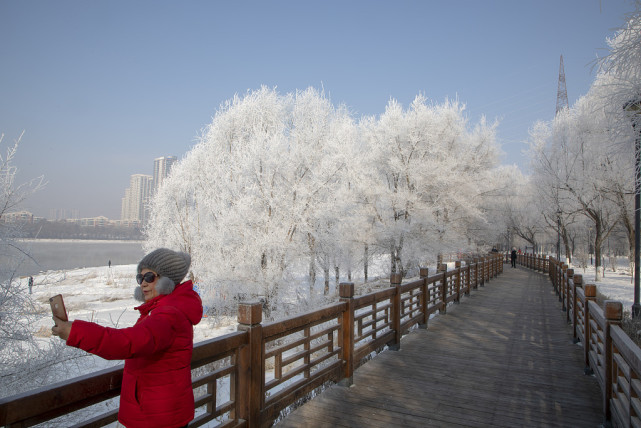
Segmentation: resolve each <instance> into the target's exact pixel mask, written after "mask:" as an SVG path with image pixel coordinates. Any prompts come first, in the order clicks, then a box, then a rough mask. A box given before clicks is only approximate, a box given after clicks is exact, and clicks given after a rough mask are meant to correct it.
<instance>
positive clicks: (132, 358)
mask: <svg viewBox="0 0 641 428" xmlns="http://www.w3.org/2000/svg"><path fill="white" fill-rule="evenodd" d="M190 264H191V257H190V256H189V254H187V253H181V252H176V251H172V250H169V249H166V248H159V249H157V250H154V251H152V252H151V253H149V254H147V255H146V256H145V257H143V259H142V260H141V261H140V263H138V274H137V275H136V282H138V284H139V286H138V287H136V289H135V291H134V297H135V298H136V300H138V301H140V302H143V303H142V305H140V306H138V307H136V308H135V309H138V311H140V318H138V321H136V324H135V325H134V326H133V327H129V328H122V329H116V328H110V327H103V326H100V325H98V324H95V323H92V322H87V321H82V320H75V321H73V322H65V321H62V320H60V319H58V318H56V317H55V316H54V318H53V320H54V322H55V326H54V327H52V329H51V331H52V333H53V334H54V335H55V336H59V337H60V338H61V339H63V340H66V342H67V345H69V346H73V347H76V348H80V349H83V350H85V351H87V352H90V353H92V354H95V355H98V356H100V357H102V358H105V359H108V360H120V359H124V360H126V361H125V369H124V372H123V376H122V387H121V392H120V409H119V410H118V420H119V421H120V423H121V424H123V425H124V426H126V427H128V428H137V427H169V428H177V427H186V426H187V424H188V423H189V421H191V420H192V419H193V418H194V414H195V412H194V393H193V390H192V385H191V355H192V351H193V347H194V331H193V326H194V325H196V324H198V323H199V322H200V320H201V317H202V313H203V306H202V302H201V300H200V297H199V296H198V294H196V292H195V291H194V290H193V288H192V287H193V286H192V282H191V281H185V282H182V283H181V281H182V280H183V279H184V278H185V276H186V275H187V272H188V271H189V266H190Z"/></svg>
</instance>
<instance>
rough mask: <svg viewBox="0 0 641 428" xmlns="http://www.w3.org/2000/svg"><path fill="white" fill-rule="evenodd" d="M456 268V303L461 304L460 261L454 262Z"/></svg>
mask: <svg viewBox="0 0 641 428" xmlns="http://www.w3.org/2000/svg"><path fill="white" fill-rule="evenodd" d="M454 267H455V268H456V279H455V280H454V281H455V287H456V303H460V302H461V262H460V261H458V260H457V261H455V262H454Z"/></svg>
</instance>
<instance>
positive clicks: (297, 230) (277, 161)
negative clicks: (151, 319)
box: [147, 87, 351, 309]
mask: <svg viewBox="0 0 641 428" xmlns="http://www.w3.org/2000/svg"><path fill="white" fill-rule="evenodd" d="M350 127H351V119H350V118H349V115H348V113H347V111H346V110H344V109H342V108H339V109H336V108H334V107H333V106H332V105H331V103H330V102H329V100H328V99H327V98H325V97H324V95H323V94H322V93H319V92H318V91H316V90H314V89H308V90H306V91H300V92H297V93H295V94H287V95H280V94H278V93H277V92H276V91H275V90H272V89H268V88H265V87H263V88H261V89H260V90H257V91H254V92H250V93H248V94H246V95H245V96H244V97H239V96H236V97H234V99H233V100H230V101H229V102H227V103H226V104H224V105H223V106H221V108H220V109H219V111H218V112H217V114H216V116H215V117H214V119H213V121H212V123H211V124H210V125H209V127H208V128H207V129H206V130H205V132H204V134H203V136H202V138H201V140H200V142H199V143H198V144H197V145H196V146H195V147H194V148H193V149H192V150H191V151H190V152H189V153H188V154H187V156H186V157H185V158H184V159H183V160H182V161H181V162H180V163H179V164H177V165H176V167H175V168H174V169H173V171H172V175H171V176H170V177H169V178H168V180H167V183H166V185H164V186H163V187H162V188H161V189H160V191H159V192H158V194H157V196H156V197H155V198H154V201H153V203H152V210H151V212H152V215H151V221H150V227H149V229H148V231H147V232H148V236H149V242H148V245H150V246H158V245H169V246H175V247H180V248H183V249H185V250H187V251H189V252H190V254H191V255H192V260H193V262H192V270H193V274H194V275H195V277H196V279H197V280H201V279H202V280H203V282H204V284H203V285H204V287H205V288H207V289H209V290H211V292H212V293H214V292H215V294H216V295H215V298H216V299H218V300H221V299H222V300H230V299H234V298H236V297H238V296H240V297H244V296H247V295H262V296H264V297H265V298H266V299H267V301H268V306H269V307H270V308H271V309H273V308H274V307H275V305H276V302H277V299H276V298H277V296H279V293H280V291H281V288H282V287H284V286H285V285H287V284H288V275H289V273H290V272H291V271H292V268H294V267H298V266H299V265H300V264H301V263H302V262H303V260H304V259H306V260H308V263H316V261H317V260H318V259H319V258H320V259H323V257H324V256H325V255H332V254H333V253H334V252H335V251H334V250H335V248H334V247H335V246H336V245H337V244H335V242H336V241H335V240H334V239H332V238H333V237H335V235H336V233H335V229H336V223H337V221H338V219H339V218H340V216H341V215H342V208H341V206H340V204H341V203H342V201H336V197H335V193H336V192H337V191H338V188H339V187H340V186H341V185H342V180H341V177H342V175H343V174H344V173H345V171H346V162H347V159H346V158H345V156H344V154H345V153H346V152H345V151H344V150H341V146H342V145H349V144H350V141H348V139H349V138H350V137H349V136H350V135H351V134H350V133H351V129H350ZM330 214H331V215H330ZM328 257H329V256H328ZM310 260H311V261H310ZM328 260H329V258H328ZM328 263H329V262H328ZM289 282H291V281H289ZM312 285H313V284H312Z"/></svg>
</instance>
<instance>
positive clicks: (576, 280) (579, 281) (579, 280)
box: [572, 274, 583, 343]
mask: <svg viewBox="0 0 641 428" xmlns="http://www.w3.org/2000/svg"><path fill="white" fill-rule="evenodd" d="M572 283H573V284H574V285H573V287H572V296H573V297H572V329H573V330H574V343H579V338H578V337H577V326H576V323H577V322H578V316H577V313H576V311H577V307H578V305H579V298H578V297H577V295H576V289H577V287H578V288H581V287H582V286H583V275H579V274H576V275H574V276H573V277H572Z"/></svg>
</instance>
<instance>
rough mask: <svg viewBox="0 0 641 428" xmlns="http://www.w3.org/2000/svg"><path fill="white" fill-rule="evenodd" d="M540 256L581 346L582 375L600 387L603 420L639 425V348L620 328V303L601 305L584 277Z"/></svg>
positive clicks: (524, 260) (527, 260)
mask: <svg viewBox="0 0 641 428" xmlns="http://www.w3.org/2000/svg"><path fill="white" fill-rule="evenodd" d="M531 258H537V256H528V257H527V258H526V257H524V258H519V259H518V262H519V263H520V264H522V265H524V266H528V267H530V266H532V262H531V260H530V259H531ZM538 258H540V259H541V264H543V265H545V263H544V262H543V260H544V259H545V260H548V266H549V271H548V273H549V276H550V280H551V282H552V285H553V287H554V290H555V292H556V293H557V295H558V296H559V302H561V303H562V307H561V309H562V310H563V311H565V313H566V320H567V322H568V323H570V324H571V325H572V329H573V334H574V339H575V341H576V343H579V342H581V343H582V345H583V355H584V361H585V372H586V374H594V375H595V377H596V379H597V381H598V383H599V386H600V387H601V392H602V397H603V401H602V406H603V413H604V418H605V421H606V422H607V423H611V424H613V425H615V426H621V427H638V426H641V400H640V398H639V397H641V349H640V348H639V346H637V345H636V344H635V343H634V342H633V341H632V339H630V337H629V336H628V335H627V334H626V333H625V332H624V331H623V329H622V328H621V321H622V319H623V305H622V303H621V302H618V301H615V300H605V301H604V302H603V307H601V306H599V304H598V303H597V302H596V297H597V287H596V286H595V285H594V284H584V282H583V276H582V275H580V274H576V273H574V270H573V269H571V268H569V267H568V265H567V264H564V263H561V262H560V261H558V260H556V259H554V258H552V257H550V258H549V259H546V258H544V257H538ZM535 265H536V264H535Z"/></svg>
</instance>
